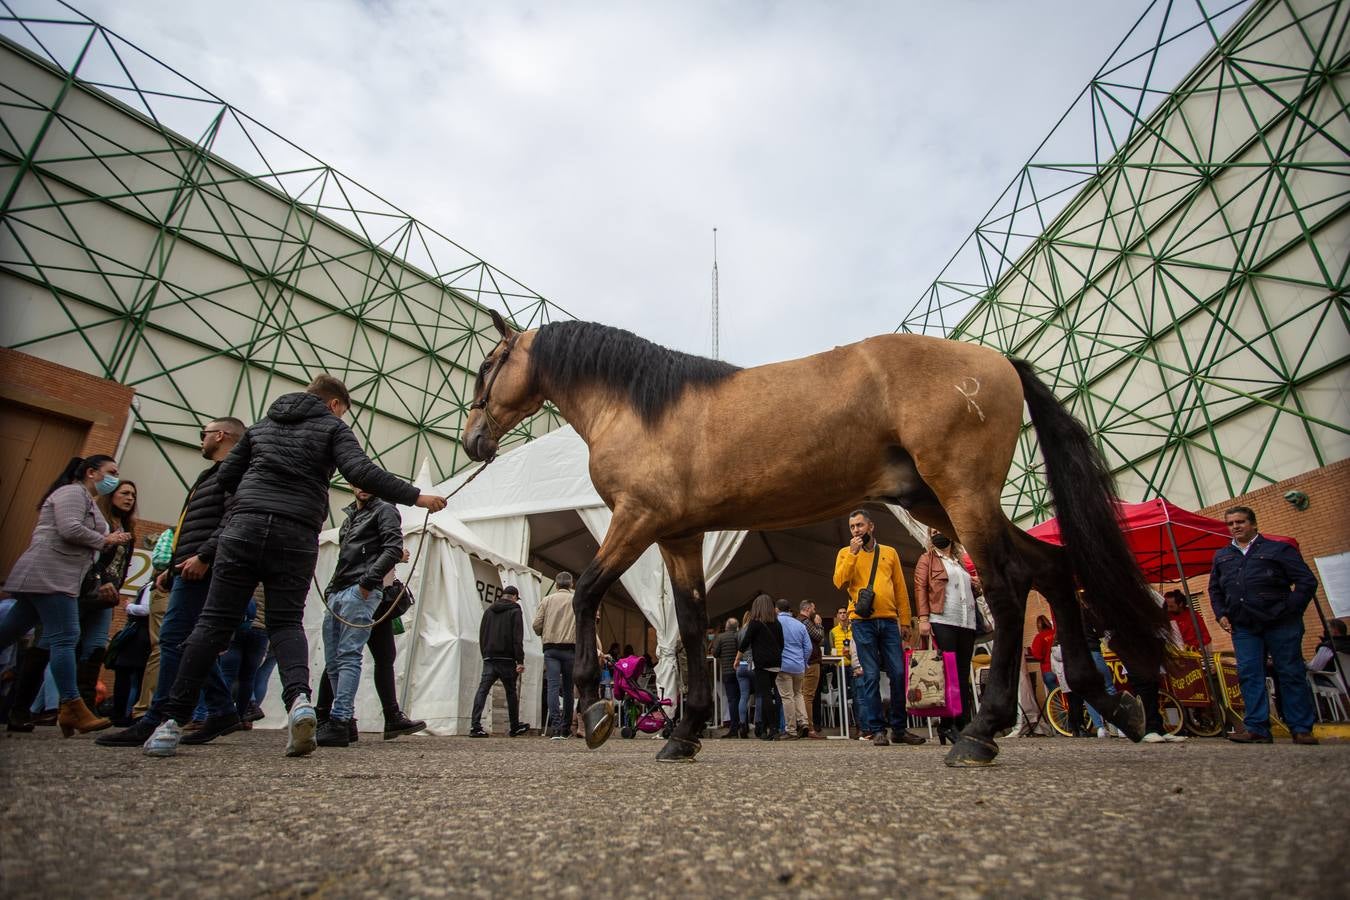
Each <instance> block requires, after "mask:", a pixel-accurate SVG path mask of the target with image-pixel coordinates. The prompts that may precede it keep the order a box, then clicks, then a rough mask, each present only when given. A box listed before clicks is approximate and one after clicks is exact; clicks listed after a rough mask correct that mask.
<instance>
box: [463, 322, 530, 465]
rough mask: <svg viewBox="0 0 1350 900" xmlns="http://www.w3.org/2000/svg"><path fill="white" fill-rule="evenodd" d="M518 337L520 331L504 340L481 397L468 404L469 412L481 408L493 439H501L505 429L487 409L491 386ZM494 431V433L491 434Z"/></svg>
mask: <svg viewBox="0 0 1350 900" xmlns="http://www.w3.org/2000/svg"><path fill="white" fill-rule="evenodd" d="M519 337H520V332H516V333H515V334H513V335H511V339H510V340H508V341H507V342H506V348H505V349H504V350H502V355H501V356H500V357H498V359H497V362H496V364H495V365H493V367H492V371H491V372H489V373H488V377H487V381H486V382H485V383H484V385H483V397H482V399H480V400H475V401H473V402H472V403H470V404H469V411H470V412H472V411H473V410H475V409H481V410H482V411H483V418H484V419H486V420H487V425H488V433H489V435H490V436H491V437H492V439H493V440H494V441H499V440H501V438H502V435H504V434H505V433H506V429H504V428H502V427H501V426H500V425H498V424H497V420H496V419H494V418H493V417H492V413H491V412H489V411H488V408H487V405H488V399H489V398H490V397H491V396H492V386H493V385H494V384H496V383H497V373H499V372H500V371H501V370H502V368H503V367H505V365H506V360H507V359H509V358H510V356H511V351H512V350H514V349H515V346H516V339H517V338H519ZM494 431H495V432H496V434H492V432H494Z"/></svg>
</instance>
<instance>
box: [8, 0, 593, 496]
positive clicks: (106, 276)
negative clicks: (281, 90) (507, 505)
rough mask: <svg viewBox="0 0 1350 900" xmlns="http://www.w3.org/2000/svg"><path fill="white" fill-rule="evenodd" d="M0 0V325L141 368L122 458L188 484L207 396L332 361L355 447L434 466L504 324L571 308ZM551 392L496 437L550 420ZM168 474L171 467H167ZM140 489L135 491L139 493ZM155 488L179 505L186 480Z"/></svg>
mask: <svg viewBox="0 0 1350 900" xmlns="http://www.w3.org/2000/svg"><path fill="white" fill-rule="evenodd" d="M38 5H39V7H40V12H38V13H28V12H24V13H19V12H16V11H15V5H14V4H13V3H10V2H0V12H3V15H0V73H2V74H0V190H2V191H3V201H2V202H0V217H2V218H0V342H3V344H4V345H5V346H7V347H11V348H13V349H17V350H20V351H23V352H25V353H29V354H33V355H36V356H40V357H43V358H47V359H52V360H54V361H57V362H60V363H63V364H65V365H69V366H72V367H74V368H78V369H81V370H84V371H87V372H90V373H92V374H95V375H98V376H100V377H104V378H109V379H113V380H116V381H119V382H122V383H125V384H127V385H129V386H132V387H134V388H136V390H137V396H138V405H137V409H136V412H135V423H134V432H133V435H132V438H131V440H130V442H129V445H128V449H127V452H126V453H125V454H124V460H123V469H124V471H130V472H134V473H136V474H137V475H138V477H139V478H140V479H141V480H142V482H143V483H144V482H145V481H146V480H147V479H152V480H154V481H155V482H156V483H158V484H164V483H170V482H171V481H173V480H176V481H177V482H178V483H179V484H183V485H185V484H187V483H189V482H190V479H191V478H192V477H194V476H195V474H196V471H197V470H198V469H199V468H200V463H201V460H200V459H199V458H198V457H197V455H196V453H195V451H196V448H197V446H198V440H197V431H198V429H199V428H200V427H201V426H202V424H203V423H204V422H205V421H206V420H207V419H209V418H211V417H214V416H219V415H226V414H232V415H236V416H238V417H240V418H242V419H244V420H246V421H253V420H255V419H257V418H259V417H261V415H262V414H263V413H264V412H265V410H266V408H267V406H268V404H269V403H270V402H271V401H272V400H273V399H274V398H275V397H276V396H277V395H279V394H281V393H284V392H286V391H289V390H296V389H298V388H299V387H302V386H303V385H304V384H305V383H307V382H308V381H309V380H310V378H311V377H312V376H313V375H314V374H316V373H318V372H325V371H326V372H331V373H333V374H334V375H337V376H338V377H340V378H342V379H343V380H344V381H345V382H346V383H347V385H348V388H349V389H350V390H351V392H352V396H353V400H354V402H355V404H356V409H355V410H354V415H353V416H352V418H351V421H352V425H353V428H354V429H355V430H356V432H357V434H358V437H359V438H360V439H361V440H362V442H363V443H364V444H365V446H366V447H367V448H368V450H369V451H370V453H371V455H372V457H373V458H374V459H376V460H377V461H379V462H380V463H381V464H382V465H384V466H385V467H386V468H388V469H390V470H391V471H394V472H396V473H398V474H400V475H403V476H405V477H414V476H415V475H416V474H417V471H418V468H419V467H420V465H421V464H422V461H423V460H430V464H431V471H430V474H431V476H432V478H433V479H434V480H437V481H439V480H441V479H443V478H446V477H448V476H449V475H451V474H452V473H453V472H454V471H456V470H457V469H459V468H461V467H462V466H464V465H465V464H467V462H468V461H467V459H466V458H465V456H464V455H463V451H462V449H461V447H460V445H459V442H458V439H459V436H460V431H461V428H462V425H463V422H464V418H465V416H466V407H467V404H468V403H469V402H470V401H471V399H472V390H473V380H474V376H475V374H476V371H477V368H478V365H479V363H480V362H481V361H482V359H483V357H484V355H485V353H486V352H487V351H489V350H490V349H491V347H492V346H493V345H494V344H495V343H496V341H497V335H496V331H495V329H493V327H492V325H491V321H490V318H489V315H488V313H487V310H488V308H495V309H497V310H499V311H501V312H503V313H505V314H506V315H507V317H508V319H509V320H511V321H513V322H515V323H516V324H517V325H518V326H520V327H525V328H528V327H533V326H537V325H539V324H542V323H544V322H547V321H551V320H554V319H557V318H570V316H568V314H567V313H566V312H565V311H563V310H561V309H560V308H559V307H557V306H556V305H554V304H552V303H550V302H549V301H548V300H546V299H544V298H543V297H541V296H539V295H538V294H536V293H535V292H534V291H532V290H530V289H529V288H527V287H525V286H524V285H522V284H521V283H519V282H518V281H516V280H515V279H513V278H511V277H510V276H508V275H506V274H505V273H503V272H502V271H501V270H500V269H498V268H496V267H495V266H493V265H491V264H489V263H487V262H485V261H483V260H482V259H479V258H478V257H477V256H475V255H474V254H473V253H471V252H469V251H468V250H466V249H464V248H463V247H462V246H461V245H459V244H458V243H456V242H455V241H453V240H451V239H450V238H448V237H446V236H444V235H442V234H440V233H439V232H437V231H436V230H434V229H432V228H430V227H428V226H427V225H425V224H423V223H422V222H419V221H418V220H417V219H415V218H413V217H412V216H411V215H409V214H407V213H405V212H403V211H402V210H400V209H398V208H396V207H395V206H394V205H392V204H390V203H388V202H387V201H385V200H383V199H381V198H380V197H379V196H377V195H376V194H375V193H374V192H372V191H370V190H369V189H367V188H365V187H363V186H362V185H360V184H358V183H357V182H355V181H354V180H352V179H351V178H349V177H347V176H345V175H343V174H342V173H341V172H338V171H336V170H335V169H333V168H332V167H331V166H329V165H326V164H325V163H323V162H321V161H320V160H318V159H317V158H315V157H314V156H312V155H310V154H309V153H307V152H305V151H304V150H302V149H301V148H299V147H297V146H295V145H294V144H292V143H291V142H289V141H287V140H286V139H285V138H283V137H282V136H280V135H278V134H277V133H276V132H274V131H272V130H271V129H269V128H267V127H265V126H263V125H261V124H260V123H258V122H256V121H254V120H253V119H251V118H249V117H248V116H247V115H245V114H244V113H243V112H241V111H240V110H238V109H236V108H234V107H233V106H231V105H230V104H229V103H227V102H226V101H224V100H222V99H221V98H220V97H217V96H216V95H215V94H213V93H211V92H210V91H208V90H206V89H205V88H203V87H201V86H199V85H197V84H195V83H194V82H192V81H191V80H189V79H188V78H186V77H184V76H182V75H180V74H179V73H177V72H175V71H174V70H173V69H171V68H169V67H168V66H167V65H165V64H163V63H161V62H159V61H158V60H156V59H154V58H153V57H151V56H149V55H148V54H146V53H145V52H144V51H142V50H140V49H138V48H136V47H135V46H133V45H132V44H130V43H128V42H127V41H126V40H124V39H122V38H121V37H119V36H118V35H116V34H113V33H112V32H110V31H108V30H107V29H106V28H103V27H102V26H100V25H99V24H98V23H96V22H94V21H92V20H90V19H88V18H87V17H85V16H83V15H81V14H80V13H78V12H77V11H75V10H74V9H72V8H70V7H69V6H66V5H64V4H56V3H50V2H47V3H41V4H38ZM559 422H560V419H559V417H558V415H557V413H556V411H555V410H553V409H552V408H546V409H545V410H544V411H543V412H541V413H540V414H539V415H537V416H535V417H534V418H532V419H530V420H527V421H526V422H524V423H522V424H521V425H520V426H519V427H518V428H517V429H515V430H514V431H513V432H512V434H511V435H509V436H508V437H507V439H506V440H505V441H504V442H503V444H504V445H510V444H513V443H517V442H520V441H524V440H528V439H529V438H531V437H533V436H536V435H538V434H541V433H543V432H546V431H548V430H550V429H552V428H554V427H556V426H557V425H558V424H559ZM165 479H168V481H165ZM144 493H145V492H144V491H143V494H144ZM164 493H165V494H166V495H167V496H168V497H169V498H170V499H169V500H167V501H165V502H164V503H163V504H152V509H151V510H150V511H149V512H150V513H151V515H150V517H151V518H155V517H157V516H158V517H159V518H160V519H161V520H163V517H164V516H165V515H166V514H168V515H176V509H177V507H176V506H175V505H173V504H176V503H177V502H178V501H179V500H180V499H181V490H179V489H178V488H177V487H174V489H173V490H170V491H166V492H164Z"/></svg>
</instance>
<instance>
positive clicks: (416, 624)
mask: <svg viewBox="0 0 1350 900" xmlns="http://www.w3.org/2000/svg"><path fill="white" fill-rule="evenodd" d="M426 539H427V530H426V527H425V526H423V528H422V535H421V540H420V541H419V542H418V544H417V553H418V555H419V556H420V555H421V553H422V544H424V543H426ZM417 574H419V575H421V576H422V580H421V581H419V582H417V590H418V591H419V592H421V594H422V596H423V597H426V596H427V592H426V586H427V578H426V571H425V568H424V569H423V571H422V572H418V573H417ZM412 575H413V573H412V572H409V573H408V576H409V580H410V581H411V580H412ZM413 606H415V607H416V610H415V612H414V613H413V620H412V628H409V629H405V630H406V632H407V635H408V653H407V656H406V658H405V661H404V663H403V684H402V685H400V687H399V692H398V706H399V709H402V710H407V708H408V694H409V692H410V691H411V690H412V677H413V672H415V671H417V670H416V669H415V668H413V664H414V663H416V662H417V645H418V643H419V640H418V639H419V638H420V637H421V633H422V607H423V606H425V603H414V604H413ZM456 711H458V704H456Z"/></svg>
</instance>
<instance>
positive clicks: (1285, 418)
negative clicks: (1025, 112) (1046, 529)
mask: <svg viewBox="0 0 1350 900" xmlns="http://www.w3.org/2000/svg"><path fill="white" fill-rule="evenodd" d="M1348 19H1350V3H1347V2H1344V0H1332V2H1319V0H1271V2H1255V3H1253V4H1251V5H1250V6H1248V5H1247V4H1246V3H1236V4H1223V5H1210V4H1206V3H1203V2H1190V3H1186V4H1180V3H1166V2H1155V3H1152V4H1151V5H1149V7H1148V8H1147V9H1146V11H1145V12H1144V13H1143V15H1141V17H1140V18H1139V20H1138V22H1137V23H1136V24H1135V26H1134V28H1133V29H1132V30H1131V31H1130V33H1129V35H1127V36H1126V38H1125V39H1124V40H1123V41H1122V42H1121V43H1120V45H1119V46H1118V47H1117V49H1116V50H1115V52H1114V53H1113V54H1112V56H1111V58H1110V59H1108V60H1107V62H1106V64H1105V65H1103V66H1102V68H1101V69H1100V71H1098V72H1097V74H1096V76H1095V77H1094V78H1093V79H1092V81H1091V82H1090V83H1089V84H1088V85H1087V87H1086V88H1084V90H1083V92H1082V93H1081V94H1080V95H1079V97H1078V98H1077V100H1076V101H1075V103H1074V104H1073V106H1072V107H1071V108H1070V110H1069V111H1068V112H1067V113H1066V114H1065V115H1064V117H1063V118H1062V119H1061V120H1060V121H1059V123H1058V124H1057V125H1056V127H1055V129H1054V131H1053V132H1052V133H1051V135H1050V136H1049V137H1047V138H1046V140H1045V141H1044V142H1043V143H1042V144H1041V146H1040V147H1039V148H1037V150H1036V152H1035V153H1034V154H1033V156H1032V158H1031V159H1030V160H1029V161H1028V162H1027V164H1026V165H1025V166H1023V167H1022V170H1021V171H1020V172H1019V173H1018V174H1017V176H1016V177H1015V178H1014V179H1013V181H1012V183H1011V184H1010V185H1009V186H1008V188H1007V189H1006V190H1005V192H1004V193H1003V195H1002V196H1000V197H999V199H998V201H997V202H996V203H995V205H994V206H993V208H992V209H991V210H990V211H989V212H988V214H987V215H985V217H984V218H983V219H982V220H981V222H980V224H979V225H978V226H977V227H976V228H975V230H974V232H973V233H972V234H971V235H970V236H969V237H968V238H967V240H966V241H965V242H964V243H963V244H962V246H961V247H960V249H959V250H958V251H957V253H956V254H955V255H954V256H953V257H952V259H951V260H950V261H949V262H948V263H947V265H946V266H945V267H944V268H943V270H942V272H941V273H940V274H939V275H938V277H937V279H936V280H935V281H934V282H933V283H932V285H931V286H930V287H929V288H928V289H927V290H926V291H925V292H924V294H923V296H922V297H921V298H920V299H919V301H918V302H917V303H916V304H915V305H914V307H913V308H912V309H911V310H910V311H909V312H908V314H907V315H906V316H905V317H904V319H903V321H902V322H901V324H900V326H899V328H898V329H897V330H900V331H909V332H922V333H930V334H939V335H944V336H948V337H951V338H955V339H959V340H966V341H973V342H975V343H980V344H985V345H987V346H990V347H993V348H996V349H998V350H1000V351H1002V352H1004V353H1006V354H1008V355H1011V356H1020V357H1023V358H1026V359H1029V360H1030V361H1032V362H1033V363H1034V364H1035V365H1036V366H1037V367H1038V368H1039V369H1040V370H1041V371H1042V373H1044V376H1045V377H1046V378H1047V379H1048V381H1049V382H1050V383H1051V385H1052V386H1053V388H1054V389H1055V391H1056V393H1057V394H1058V395H1059V396H1060V397H1061V398H1062V399H1063V400H1064V401H1065V402H1066V403H1067V404H1068V406H1069V407H1070V409H1071V410H1072V411H1073V412H1074V414H1075V415H1076V416H1078V417H1079V418H1080V419H1081V420H1082V421H1083V422H1085V423H1086V424H1087V425H1088V426H1089V428H1090V429H1091V430H1092V433H1093V434H1094V436H1095V437H1096V439H1097V441H1098V442H1099V445H1100V446H1101V448H1102V450H1103V452H1104V453H1105V455H1106V457H1107V460H1108V462H1109V464H1110V466H1111V468H1112V470H1113V471H1114V473H1115V476H1116V479H1117V484H1118V487H1119V489H1120V493H1121V496H1122V497H1123V498H1125V499H1128V500H1142V499H1147V498H1149V497H1154V496H1159V495H1166V496H1168V497H1169V498H1170V499H1172V500H1174V501H1176V502H1178V503H1180V504H1183V505H1189V506H1192V507H1203V506H1208V505H1211V504H1214V503H1219V502H1222V501H1223V500H1226V499H1228V498H1230V497H1234V496H1237V495H1240V494H1242V493H1245V492H1247V491H1249V490H1252V489H1254V488H1256V487H1260V486H1261V485H1264V484H1269V483H1273V482H1276V481H1280V480H1282V479H1285V478H1288V477H1291V476H1293V475H1297V474H1301V473H1303V472H1306V471H1308V470H1311V469H1314V468H1317V467H1319V466H1322V465H1325V464H1327V463H1330V462H1334V461H1336V460H1339V459H1343V458H1345V457H1346V456H1347V455H1350V427H1348V426H1350V415H1348V414H1347V413H1348V412H1350V309H1348V308H1347V289H1346V281H1347V279H1346V274H1347V266H1348V265H1350V216H1347V210H1348V209H1350V113H1348V112H1347V103H1346V99H1347V97H1350V68H1348V67H1350V22H1348ZM1197 59H1198V60H1199V62H1198V63H1197V62H1196V60H1197ZM1187 69H1189V71H1188V72H1187ZM1183 73H1185V74H1184V77H1181V76H1182V75H1183ZM1172 85H1175V87H1172ZM1160 86H1161V87H1160ZM1003 499H1004V505H1005V509H1006V510H1007V512H1008V514H1009V515H1010V516H1011V517H1012V518H1013V519H1014V521H1018V522H1020V523H1023V524H1026V523H1028V522H1035V521H1039V520H1041V519H1044V518H1046V517H1047V516H1048V515H1050V514H1051V510H1050V509H1049V505H1050V498H1049V495H1048V491H1047V488H1046V484H1045V480H1044V477H1043V473H1042V469H1041V463H1040V461H1039V456H1038V453H1037V444H1036V436H1035V432H1034V431H1031V430H1030V428H1029V427H1026V428H1024V430H1023V433H1022V436H1021V440H1020V442H1019V446H1018V449H1017V453H1016V457H1015V459H1014V463H1013V469H1012V471H1011V473H1010V476H1009V481H1008V484H1007V486H1006V488H1005V491H1004V495H1003Z"/></svg>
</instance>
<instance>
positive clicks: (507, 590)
mask: <svg viewBox="0 0 1350 900" xmlns="http://www.w3.org/2000/svg"><path fill="white" fill-rule="evenodd" d="M502 593H503V594H514V595H516V596H517V597H519V596H520V589H519V588H518V587H516V586H515V585H514V584H508V585H507V586H506V587H504V588H502Z"/></svg>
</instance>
